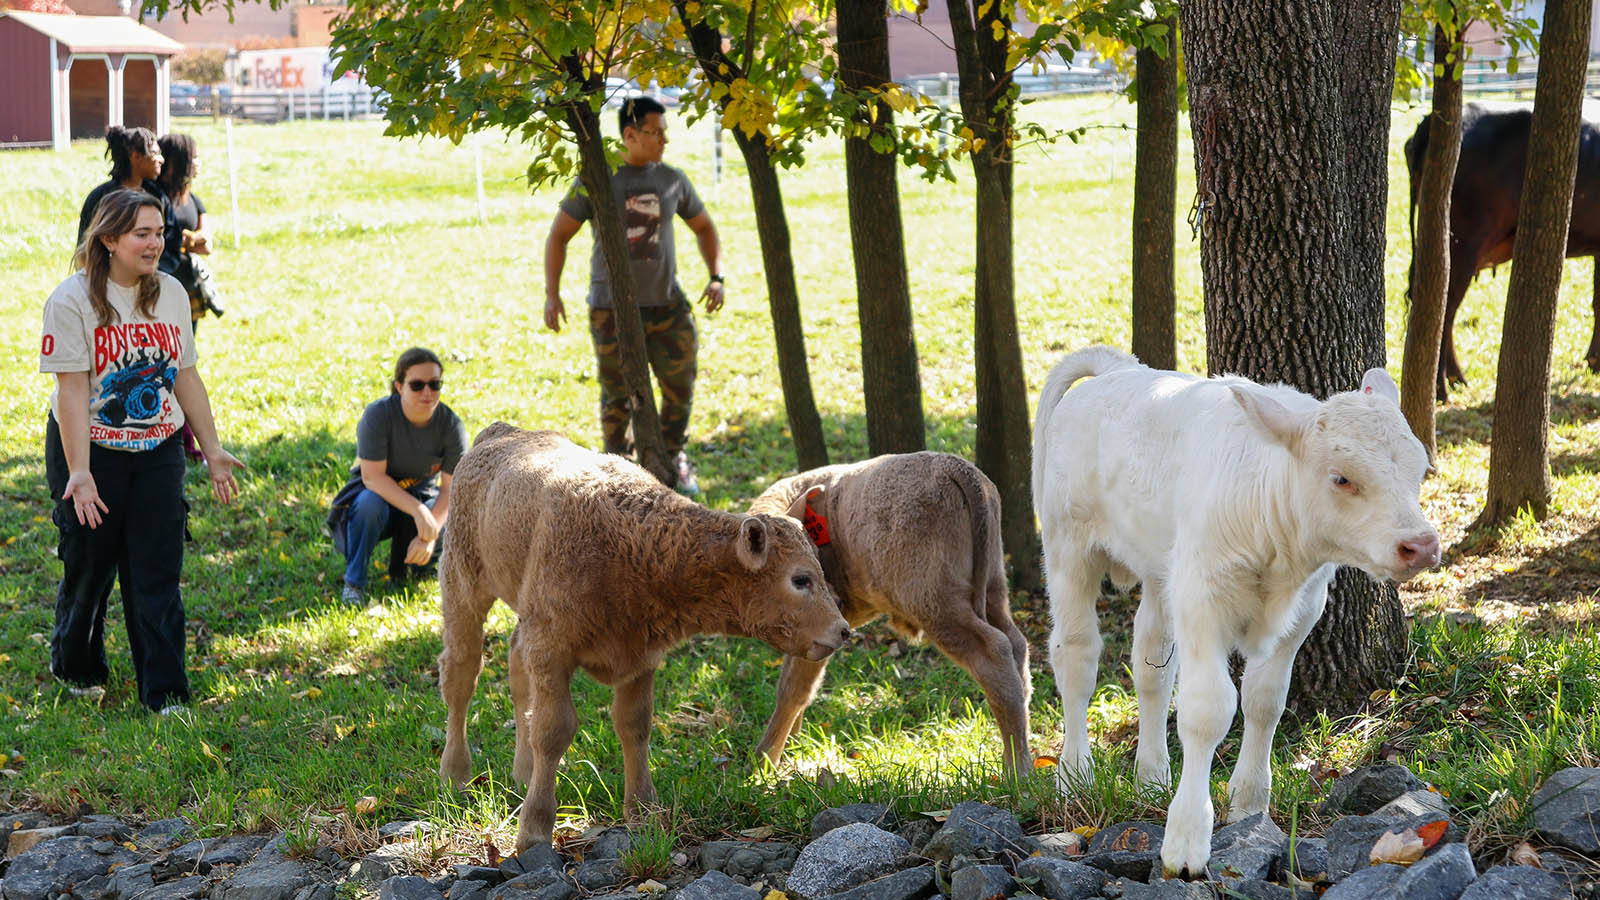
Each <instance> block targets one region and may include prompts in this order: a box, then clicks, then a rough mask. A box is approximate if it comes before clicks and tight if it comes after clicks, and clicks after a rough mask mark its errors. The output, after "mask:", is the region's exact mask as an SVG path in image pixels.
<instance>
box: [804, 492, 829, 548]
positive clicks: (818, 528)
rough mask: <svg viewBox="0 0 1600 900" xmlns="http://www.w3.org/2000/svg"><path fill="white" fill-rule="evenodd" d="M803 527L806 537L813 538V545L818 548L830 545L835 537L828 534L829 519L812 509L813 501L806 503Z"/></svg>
mask: <svg viewBox="0 0 1600 900" xmlns="http://www.w3.org/2000/svg"><path fill="white" fill-rule="evenodd" d="M800 525H801V527H803V528H805V530H806V537H809V538H811V543H813V544H816V545H817V546H818V547H821V546H824V545H826V544H829V543H831V542H832V541H833V537H832V536H830V535H829V534H828V519H827V517H826V516H824V515H822V514H821V513H818V512H817V511H816V510H814V509H812V508H811V501H810V500H807V501H806V514H805V518H803V519H801V520H800Z"/></svg>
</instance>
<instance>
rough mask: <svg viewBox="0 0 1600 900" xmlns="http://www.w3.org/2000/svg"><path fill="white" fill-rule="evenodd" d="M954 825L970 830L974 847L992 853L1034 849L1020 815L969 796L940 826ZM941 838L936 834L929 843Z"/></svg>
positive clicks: (1019, 853) (1021, 852) (945, 829)
mask: <svg viewBox="0 0 1600 900" xmlns="http://www.w3.org/2000/svg"><path fill="white" fill-rule="evenodd" d="M953 829H956V830H960V831H964V832H966V834H967V836H968V837H970V838H972V845H973V847H974V849H976V850H977V851H978V852H979V853H981V854H985V855H988V856H991V857H992V856H999V855H1001V854H1002V853H1008V852H1009V853H1011V854H1013V855H1015V856H1019V857H1021V856H1027V855H1028V854H1029V853H1031V852H1032V850H1033V848H1032V847H1030V846H1028V842H1027V839H1026V838H1024V837H1023V834H1022V826H1021V825H1020V824H1018V823H1017V817H1016V816H1015V815H1013V814H1011V813H1010V812H1009V811H1007V810H1003V809H999V808H997V807H993V806H990V805H988V804H986V803H978V802H976V801H971V800H969V801H967V802H965V803H958V804H956V807H955V809H952V810H950V816H949V818H947V819H945V820H944V827H943V828H941V829H939V830H940V831H941V832H949V831H951V830H953ZM938 840H939V835H938V834H935V835H934V836H933V838H932V839H931V840H929V842H928V843H929V844H933V843H934V842H936V841H938ZM924 849H926V848H924Z"/></svg>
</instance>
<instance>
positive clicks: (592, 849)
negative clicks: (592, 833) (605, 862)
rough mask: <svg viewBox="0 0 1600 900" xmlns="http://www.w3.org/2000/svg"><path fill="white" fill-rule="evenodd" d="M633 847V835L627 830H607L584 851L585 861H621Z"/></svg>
mask: <svg viewBox="0 0 1600 900" xmlns="http://www.w3.org/2000/svg"><path fill="white" fill-rule="evenodd" d="M632 846H633V833H632V832H630V831H629V830H628V829H626V828H621V827H618V828H607V829H606V830H605V831H602V832H600V836H599V837H597V838H595V839H594V843H593V844H590V845H589V849H588V850H586V851H584V854H583V858H584V860H585V861H588V860H591V859H621V858H622V854H624V853H627V852H628V850H629V848H631V847H632Z"/></svg>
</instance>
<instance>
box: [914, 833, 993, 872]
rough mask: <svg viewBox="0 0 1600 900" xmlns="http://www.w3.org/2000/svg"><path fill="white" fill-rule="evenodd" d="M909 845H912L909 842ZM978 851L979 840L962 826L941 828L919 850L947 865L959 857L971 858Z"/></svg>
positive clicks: (924, 854)
mask: <svg viewBox="0 0 1600 900" xmlns="http://www.w3.org/2000/svg"><path fill="white" fill-rule="evenodd" d="M907 846H910V843H909V842H907ZM977 852H978V845H977V842H975V841H974V840H973V839H972V835H970V834H968V833H967V832H966V830H965V829H961V828H940V829H939V830H938V831H936V832H934V833H933V837H930V838H928V842H927V843H925V844H923V845H922V849H921V850H919V851H918V853H920V854H921V855H922V856H924V857H926V858H928V859H931V860H934V861H935V862H941V863H944V864H945V865H947V866H948V865H952V864H954V862H955V860H957V859H971V858H972V856H973V854H975V853H977Z"/></svg>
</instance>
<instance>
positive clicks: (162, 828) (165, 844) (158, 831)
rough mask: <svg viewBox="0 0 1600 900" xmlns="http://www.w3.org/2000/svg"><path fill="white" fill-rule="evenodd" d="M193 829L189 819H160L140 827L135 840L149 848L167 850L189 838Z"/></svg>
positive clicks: (143, 846)
mask: <svg viewBox="0 0 1600 900" xmlns="http://www.w3.org/2000/svg"><path fill="white" fill-rule="evenodd" d="M192 830H193V829H191V828H190V826H189V820H187V819H160V820H158V821H155V822H151V823H150V824H149V825H146V826H145V827H143V828H141V829H139V831H138V833H137V834H135V835H134V836H133V841H134V843H136V844H138V845H139V846H140V847H142V848H145V849H148V850H165V849H167V848H169V847H171V846H172V845H174V844H176V843H178V842H179V841H181V840H184V839H185V838H187V837H188V836H189V833H190V832H191V831H192Z"/></svg>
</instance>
